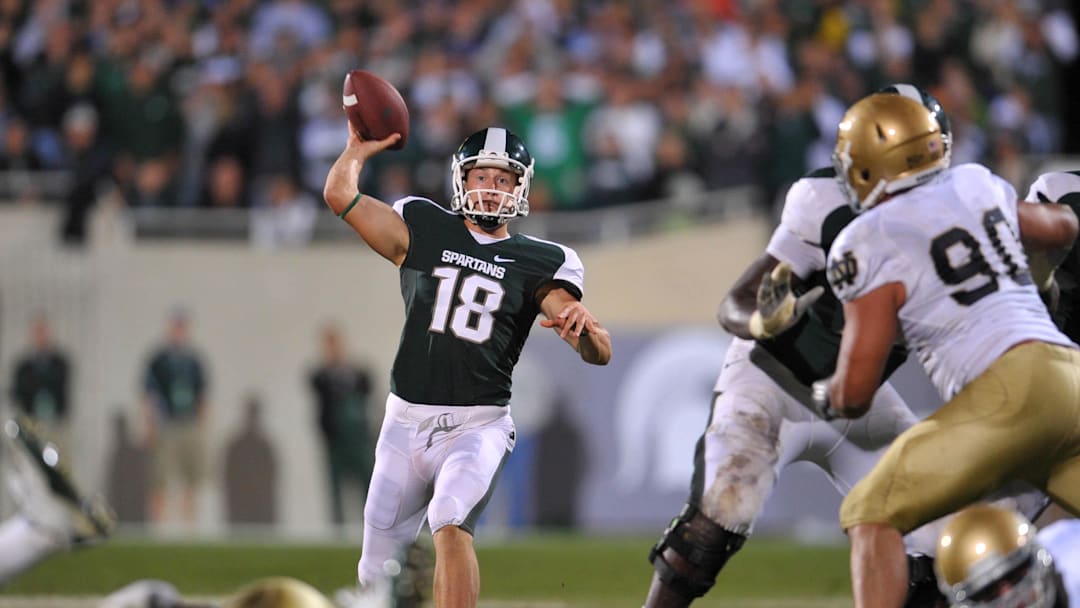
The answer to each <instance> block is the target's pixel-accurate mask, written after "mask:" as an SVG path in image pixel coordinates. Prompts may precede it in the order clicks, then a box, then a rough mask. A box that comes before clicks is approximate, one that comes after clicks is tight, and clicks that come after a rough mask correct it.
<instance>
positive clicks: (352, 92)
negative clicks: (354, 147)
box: [341, 70, 409, 150]
mask: <svg viewBox="0 0 1080 608" xmlns="http://www.w3.org/2000/svg"><path fill="white" fill-rule="evenodd" d="M341 103H342V104H343V106H344V108H345V114H346V115H347V116H348V117H349V124H350V125H352V128H353V129H354V130H355V131H356V133H357V134H358V135H360V137H361V138H363V139H365V140H380V139H386V138H387V137H390V136H391V135H393V134H394V133H400V134H401V139H399V140H398V141H397V143H395V144H394V145H392V146H390V149H391V150H399V149H401V148H403V147H404V146H405V140H407V139H408V138H409V108H408V107H407V106H406V105H405V100H404V99H402V97H401V93H399V92H398V90H397V89H396V88H394V85H392V84H390V83H389V82H387V81H386V80H385V79H384V78H381V77H379V76H376V75H375V74H372V73H371V72H366V71H364V70H352V71H351V72H349V73H348V74H346V75H345V86H344V87H343V88H342V90H341Z"/></svg>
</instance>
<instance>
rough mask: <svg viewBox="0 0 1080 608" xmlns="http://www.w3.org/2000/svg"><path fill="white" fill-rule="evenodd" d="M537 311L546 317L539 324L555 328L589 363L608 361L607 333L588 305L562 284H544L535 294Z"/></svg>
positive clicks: (608, 337) (609, 353) (596, 363)
mask: <svg viewBox="0 0 1080 608" xmlns="http://www.w3.org/2000/svg"><path fill="white" fill-rule="evenodd" d="M537 299H538V300H539V303H540V310H541V312H543V313H544V316H546V317H547V318H546V319H542V320H541V321H540V325H541V326H542V327H548V328H551V329H553V330H555V333H557V334H559V337H560V338H562V339H563V340H564V341H566V343H567V344H569V345H570V347H571V348H573V349H574V350H575V351H577V352H578V354H580V355H581V360H582V361H585V362H586V363H592V364H593V365H607V362H608V361H610V360H611V335H610V334H609V333H608V331H607V330H606V329H604V328H603V326H601V325H600V322H599V321H597V320H596V317H594V316H593V315H592V313H590V312H589V309H588V308H585V305H584V304H582V303H581V301H580V300H578V299H577V298H576V297H574V296H572V295H570V292H568V291H567V290H566V289H565V288H564V287H558V286H557V284H556V283H551V284H548V285H546V286H544V287H543V288H542V289H541V290H540V292H539V293H538V294H537Z"/></svg>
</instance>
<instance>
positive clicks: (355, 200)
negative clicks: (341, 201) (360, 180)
mask: <svg viewBox="0 0 1080 608" xmlns="http://www.w3.org/2000/svg"><path fill="white" fill-rule="evenodd" d="M361 196H364V195H363V194H361V193H359V192H357V193H356V196H354V197H353V199H352V202H351V203H349V206H348V207H345V208H344V209H342V211H341V213H339V214H338V215H337V216H338V217H340V218H341V219H345V216H346V215H349V212H350V211H352V208H353V207H355V206H356V203H358V202H360V197H361Z"/></svg>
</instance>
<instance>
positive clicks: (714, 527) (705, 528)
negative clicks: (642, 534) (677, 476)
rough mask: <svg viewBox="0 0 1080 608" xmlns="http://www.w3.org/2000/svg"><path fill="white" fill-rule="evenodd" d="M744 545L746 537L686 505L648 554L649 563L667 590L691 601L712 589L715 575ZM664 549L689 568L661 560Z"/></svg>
mask: <svg viewBox="0 0 1080 608" xmlns="http://www.w3.org/2000/svg"><path fill="white" fill-rule="evenodd" d="M744 542H746V537H745V536H743V535H742V534H736V533H734V532H731V531H729V530H725V529H724V528H723V527H721V526H720V525H719V524H717V523H716V522H714V521H712V520H710V519H709V518H708V517H706V516H705V515H704V514H703V513H701V511H699V510H698V509H697V507H695V506H694V505H691V504H689V503H688V504H687V505H686V506H685V507H683V510H682V512H681V513H679V516H678V517H676V518H675V519H674V520H673V521H672V522H671V525H669V526H668V528H667V530H664V534H663V536H661V537H660V541H659V542H658V543H656V546H654V547H653V548H652V551H650V552H649V561H650V562H651V563H652V565H653V568H654V569H655V570H656V574H657V576H658V577H659V578H660V580H661V581H662V582H663V583H664V584H665V585H667V587H668V588H670V589H671V590H672V591H674V592H675V593H677V594H679V595H681V596H683V597H685V598H686V599H688V600H694V599H696V598H699V597H701V596H703V595H705V594H706V593H707V592H708V591H709V589H712V587H713V585H714V584H716V575H717V574H718V573H719V572H720V570H721V569H722V568H723V567H724V564H726V563H727V561H728V559H729V558H730V557H731V556H732V555H734V554H735V552H736V551H738V550H739V549H740V548H741V547H742V546H743V543H744ZM666 549H671V551H672V552H674V553H675V554H676V555H678V556H679V557H680V558H682V560H683V561H685V562H686V564H689V567H687V566H686V565H682V564H677V565H672V564H671V563H670V562H669V561H668V559H667V558H666V557H665V556H664V551H665V550H666Z"/></svg>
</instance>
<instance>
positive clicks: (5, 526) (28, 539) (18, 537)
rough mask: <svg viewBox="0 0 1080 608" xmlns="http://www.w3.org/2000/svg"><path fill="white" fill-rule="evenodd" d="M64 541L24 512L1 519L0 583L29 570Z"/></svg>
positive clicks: (63, 546)
mask: <svg viewBox="0 0 1080 608" xmlns="http://www.w3.org/2000/svg"><path fill="white" fill-rule="evenodd" d="M64 548H65V545H64V544H63V543H61V542H59V541H58V540H57V539H56V538H55V537H54V536H52V535H50V534H48V533H47V532H46V531H44V530H42V529H40V528H37V527H35V526H34V525H33V524H31V523H30V522H29V521H28V520H27V519H26V518H24V517H22V516H21V515H14V516H12V517H9V518H8V519H6V520H5V521H4V522H3V523H0V585H5V584H7V583H8V582H9V581H10V580H11V579H13V578H15V577H16V576H18V575H19V574H22V573H23V572H25V571H26V570H28V569H29V568H30V567H31V566H33V565H34V564H36V563H38V562H39V561H41V560H42V559H44V558H45V557H47V556H49V555H50V554H52V553H55V552H56V551H59V550H61V549H64Z"/></svg>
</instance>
